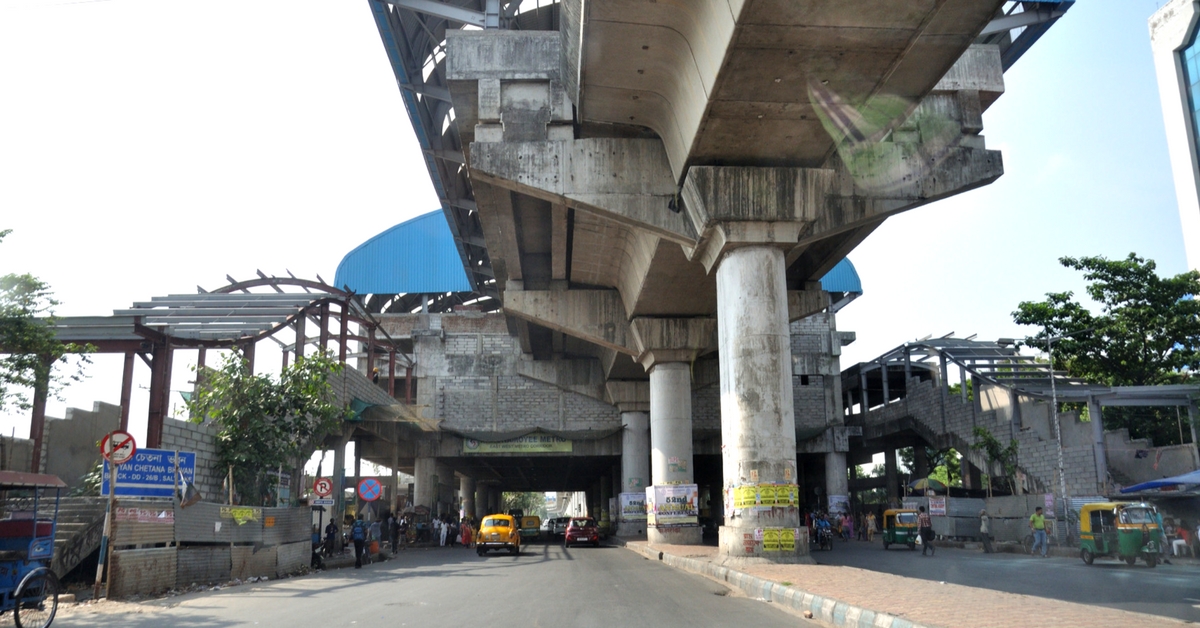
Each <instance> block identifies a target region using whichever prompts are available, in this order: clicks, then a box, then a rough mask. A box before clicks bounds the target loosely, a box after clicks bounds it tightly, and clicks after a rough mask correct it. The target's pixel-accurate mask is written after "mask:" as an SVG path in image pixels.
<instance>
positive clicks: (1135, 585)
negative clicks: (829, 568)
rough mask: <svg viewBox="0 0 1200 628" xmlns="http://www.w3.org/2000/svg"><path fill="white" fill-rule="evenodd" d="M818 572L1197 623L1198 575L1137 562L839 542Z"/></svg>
mask: <svg viewBox="0 0 1200 628" xmlns="http://www.w3.org/2000/svg"><path fill="white" fill-rule="evenodd" d="M812 555H813V557H814V558H816V559H817V562H818V563H820V564H822V565H845V566H849V567H860V568H863V569H870V570H872V571H881V572H884V573H891V574H896V575H900V576H908V577H911V578H923V579H926V580H938V581H945V582H948V583H952V584H961V585H965V586H970V587H980V588H984V589H992V590H996V591H1007V592H1009V593H1020V594H1024V595H1036V596H1039V597H1046V598H1052V599H1056V600H1064V601H1068V602H1077V603H1080V604H1092V605H1097V606H1109V607H1112V608H1120V609H1124V610H1127V611H1136V612H1139V613H1150V614H1153V615H1162V616H1166V617H1175V618H1177V619H1185V620H1188V621H1200V567H1196V566H1193V565H1181V564H1171V565H1161V564H1160V565H1159V566H1158V567H1156V568H1154V569H1150V568H1148V567H1146V565H1145V563H1143V562H1140V561H1139V562H1138V564H1137V565H1136V566H1134V567H1130V566H1128V565H1126V564H1125V563H1123V562H1117V561H1116V560H1113V559H1097V560H1096V562H1095V564H1093V565H1092V566H1090V567H1089V566H1087V565H1085V564H1083V561H1082V560H1080V559H1078V558H1075V559H1070V558H1037V557H1032V556H1027V555H1023V554H984V553H983V552H982V551H978V550H959V549H951V548H942V549H939V550H937V554H936V555H935V556H933V557H922V556H921V550H920V548H917V550H916V551H911V552H910V551H909V550H908V549H907V548H905V547H903V546H901V547H900V548H899V549H897V548H896V546H892V549H889V550H886V551H885V550H884V549H883V544H882V543H881V542H880V541H879V540H878V539H876V541H875V542H874V543H866V542H860V541H850V542H844V541H836V542H835V545H834V548H833V550H832V551H826V552H821V551H814V552H813V554H812Z"/></svg>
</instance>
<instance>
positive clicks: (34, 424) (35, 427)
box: [29, 360, 53, 473]
mask: <svg viewBox="0 0 1200 628" xmlns="http://www.w3.org/2000/svg"><path fill="white" fill-rule="evenodd" d="M52 364H53V362H52V361H49V360H43V361H42V363H41V365H40V366H39V367H38V370H37V372H36V373H35V374H34V385H33V416H32V417H31V419H30V421H29V439H30V440H32V441H33V459H32V460H31V461H30V463H29V467H30V468H29V472H30V473H41V472H42V433H43V431H44V430H45V428H46V397H47V396H48V395H49V394H50V368H51V365H52Z"/></svg>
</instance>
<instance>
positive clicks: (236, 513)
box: [221, 506, 262, 525]
mask: <svg viewBox="0 0 1200 628" xmlns="http://www.w3.org/2000/svg"><path fill="white" fill-rule="evenodd" d="M221 518H222V519H233V522H234V523H236V524H238V525H243V524H245V523H246V522H248V521H259V520H261V519H262V508H247V507H245V506H221Z"/></svg>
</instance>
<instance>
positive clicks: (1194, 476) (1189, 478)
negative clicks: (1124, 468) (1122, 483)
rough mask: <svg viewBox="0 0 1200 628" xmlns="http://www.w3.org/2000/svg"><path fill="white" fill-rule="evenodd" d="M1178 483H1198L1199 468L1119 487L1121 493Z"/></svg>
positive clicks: (1136, 491)
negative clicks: (1168, 476)
mask: <svg viewBox="0 0 1200 628" xmlns="http://www.w3.org/2000/svg"><path fill="white" fill-rule="evenodd" d="M1180 484H1200V470H1196V471H1192V472H1191V473H1184V474H1183V475H1177V476H1175V477H1173V478H1162V479H1161V480H1150V481H1149V482H1142V483H1141V484H1134V485H1133V486H1126V487H1125V488H1123V489H1121V492H1122V493H1138V492H1141V491H1148V490H1150V489H1152V488H1163V487H1165V486H1178V485H1180Z"/></svg>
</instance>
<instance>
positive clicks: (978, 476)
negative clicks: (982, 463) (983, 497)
mask: <svg viewBox="0 0 1200 628" xmlns="http://www.w3.org/2000/svg"><path fill="white" fill-rule="evenodd" d="M959 465H960V469H962V483H963V488H969V489H975V490H979V489H981V488H983V474H982V473H980V471H979V467H977V466H975V465H973V464H971V462H970V461H969V460H967V457H966V456H965V455H964V456H963V457H962V458H961V459H960V460H959Z"/></svg>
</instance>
